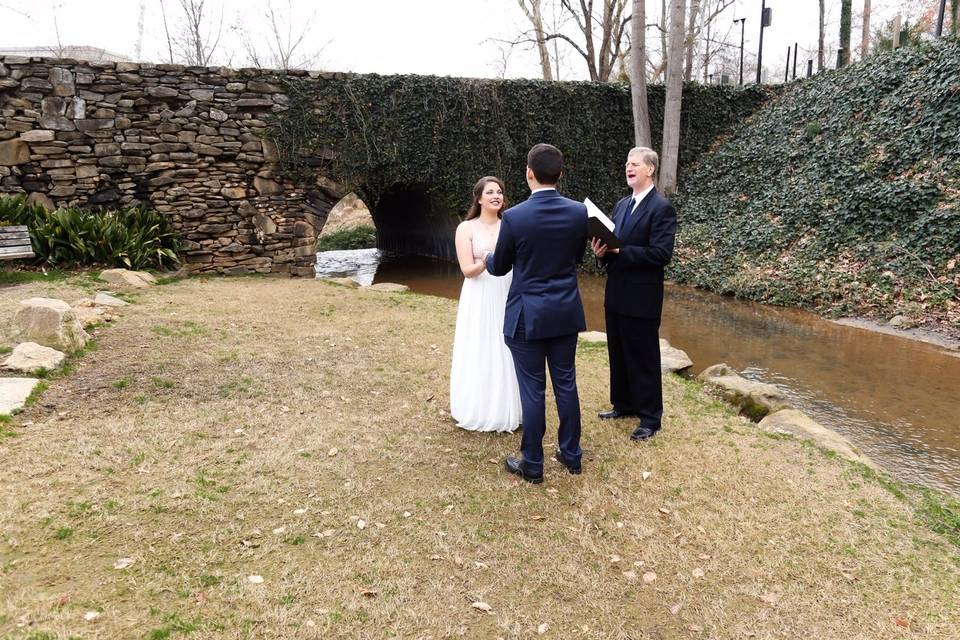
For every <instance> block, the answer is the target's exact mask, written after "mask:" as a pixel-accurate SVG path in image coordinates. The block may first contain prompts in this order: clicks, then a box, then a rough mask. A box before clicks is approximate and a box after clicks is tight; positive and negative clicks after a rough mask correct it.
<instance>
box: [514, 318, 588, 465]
mask: <svg viewBox="0 0 960 640" xmlns="http://www.w3.org/2000/svg"><path fill="white" fill-rule="evenodd" d="M504 340H505V341H506V343H507V347H509V348H510V353H511V354H513V365H514V367H515V368H516V370H517V382H518V383H519V384H520V407H521V411H522V415H523V438H522V440H521V442H520V453H521V455H522V456H523V460H524V462H526V463H527V469H528V471H530V472H531V473H540V472H542V471H543V434H544V433H545V432H546V428H547V425H546V402H545V398H544V394H545V391H546V387H547V376H546V369H547V367H549V369H550V380H551V382H552V383H553V394H554V395H555V396H556V399H557V413H558V414H559V416H560V426H559V428H558V430H557V444H558V446H559V448H560V451H561V453H563V455H564V457H565V458H566V459H567V460H569V461H570V462H571V463H574V464H575V463H577V462H579V461H580V457H581V456H582V455H583V452H582V451H581V450H580V397H579V395H578V393H577V369H576V356H577V334H575V333H573V334H570V335H565V336H558V337H556V338H543V339H539V340H527V339H526V337H525V333H524V323H523V315H522V314H521V315H520V321H519V323H518V325H517V330H516V333H515V334H514V337H512V338H504ZM544 363H546V366H544Z"/></svg>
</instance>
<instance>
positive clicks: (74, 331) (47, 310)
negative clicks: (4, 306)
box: [13, 298, 90, 353]
mask: <svg viewBox="0 0 960 640" xmlns="http://www.w3.org/2000/svg"><path fill="white" fill-rule="evenodd" d="M13 334H14V338H15V339H17V340H20V341H23V342H28V341H30V342H36V343H39V344H42V345H44V346H47V347H53V348H55V349H60V350H62V351H66V352H67V353H71V352H73V351H76V350H77V349H81V348H82V347H83V346H84V345H85V344H87V340H89V339H90V336H89V335H87V332H86V331H84V330H83V327H82V326H81V325H80V321H79V320H78V319H77V316H76V314H75V313H74V311H73V309H71V308H70V305H68V304H67V303H66V302H64V301H63V300H57V299H55V298H30V299H28V300H23V301H22V302H21V303H20V309H19V310H18V311H17V313H16V315H15V316H14V319H13Z"/></svg>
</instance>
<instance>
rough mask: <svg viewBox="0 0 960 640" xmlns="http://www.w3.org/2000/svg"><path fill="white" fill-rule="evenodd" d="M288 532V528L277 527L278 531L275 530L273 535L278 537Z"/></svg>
mask: <svg viewBox="0 0 960 640" xmlns="http://www.w3.org/2000/svg"><path fill="white" fill-rule="evenodd" d="M286 531H287V528H286V527H277V528H276V529H274V530H273V534H274V535H276V536H278V535H280V534H281V533H286Z"/></svg>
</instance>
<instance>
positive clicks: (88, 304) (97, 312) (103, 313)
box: [73, 300, 113, 329]
mask: <svg viewBox="0 0 960 640" xmlns="http://www.w3.org/2000/svg"><path fill="white" fill-rule="evenodd" d="M73 312H74V313H75V314H77V320H79V321H80V325H81V326H82V327H83V328H84V329H86V328H87V327H92V326H93V325H95V324H100V323H101V322H106V321H107V320H112V319H113V317H112V316H111V315H110V314H109V313H107V310H106V309H104V308H103V307H97V306H94V304H93V300H83V301H81V302H79V303H78V304H76V305H75V306H74V307H73Z"/></svg>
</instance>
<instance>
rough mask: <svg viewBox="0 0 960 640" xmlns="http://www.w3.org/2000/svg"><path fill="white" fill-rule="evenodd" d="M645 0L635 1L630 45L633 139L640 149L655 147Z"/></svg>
mask: <svg viewBox="0 0 960 640" xmlns="http://www.w3.org/2000/svg"><path fill="white" fill-rule="evenodd" d="M645 5H646V3H645V0H633V22H632V24H631V25H630V29H631V30H632V34H631V38H630V39H631V45H630V95H631V97H632V99H633V138H634V141H635V143H636V146H638V147H649V146H652V145H653V138H652V136H651V135H650V106H649V104H647V11H646V6H645Z"/></svg>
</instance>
